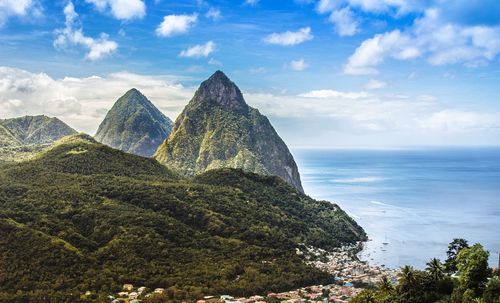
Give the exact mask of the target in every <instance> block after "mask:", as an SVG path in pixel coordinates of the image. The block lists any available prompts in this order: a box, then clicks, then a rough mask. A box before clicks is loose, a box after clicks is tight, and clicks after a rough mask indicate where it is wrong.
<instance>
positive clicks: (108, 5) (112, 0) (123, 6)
mask: <svg viewBox="0 0 500 303" xmlns="http://www.w3.org/2000/svg"><path fill="white" fill-rule="evenodd" d="M85 1H86V2H87V3H91V4H93V5H94V6H95V7H96V8H97V10H99V11H101V12H104V11H107V10H109V11H110V12H111V14H112V15H113V17H115V18H116V19H119V20H130V19H136V18H139V19H141V18H143V17H144V16H145V15H146V5H145V4H144V1H143V0H85Z"/></svg>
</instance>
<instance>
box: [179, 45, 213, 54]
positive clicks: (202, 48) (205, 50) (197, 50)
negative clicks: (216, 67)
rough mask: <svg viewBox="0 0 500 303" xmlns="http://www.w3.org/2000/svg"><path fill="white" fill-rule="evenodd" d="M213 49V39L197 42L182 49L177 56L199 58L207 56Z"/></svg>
mask: <svg viewBox="0 0 500 303" xmlns="http://www.w3.org/2000/svg"><path fill="white" fill-rule="evenodd" d="M214 51H215V43H214V42H213V41H208V42H207V43H205V44H198V45H195V46H192V47H190V48H188V49H185V50H183V51H182V52H181V53H180V54H179V57H181V58H201V57H208V56H209V55H210V54H211V53H213V52H214Z"/></svg>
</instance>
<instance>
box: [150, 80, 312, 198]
mask: <svg viewBox="0 0 500 303" xmlns="http://www.w3.org/2000/svg"><path fill="white" fill-rule="evenodd" d="M154 157H155V159H156V160H158V161H159V162H160V163H162V164H165V165H166V166H167V167H169V168H172V169H174V170H177V171H180V172H182V173H184V174H185V175H188V176H193V175H196V174H200V173H203V172H205V171H208V170H211V169H217V168H240V169H243V170H244V171H248V172H254V173H258V174H265V175H276V176H279V177H281V178H282V179H284V180H285V181H286V182H288V183H289V184H291V185H292V186H294V187H295V188H297V189H298V190H300V191H303V189H302V185H301V181H300V174H299V171H298V168H297V164H296V163H295V160H294V159H293V156H292V154H291V153H290V151H289V150H288V147H287V146H286V144H285V142H283V140H282V139H281V138H280V136H279V135H278V133H277V132H276V130H275V129H274V128H273V126H272V125H271V123H270V122H269V120H268V119H267V118H266V117H265V116H263V115H261V114H260V113H259V111H258V110H257V109H254V108H252V107H250V106H248V105H247V104H246V103H245V100H244V99H243V95H242V94H241V92H240V90H239V89H238V87H237V86H236V84H234V83H233V82H232V81H231V80H229V78H228V77H227V76H226V75H225V74H224V73H223V72H221V71H217V72H215V73H214V74H213V75H212V76H211V77H210V78H208V79H207V80H205V81H204V82H203V83H202V84H201V85H200V88H199V89H198V90H197V91H196V94H195V95H194V97H193V99H191V101H190V102H189V104H188V105H187V106H186V108H184V110H183V112H182V113H181V115H180V116H179V117H178V118H177V120H176V121H175V124H174V127H173V128H172V133H171V134H170V136H169V137H168V138H167V140H165V142H164V143H163V144H162V145H161V146H160V147H159V148H158V150H157V151H156V153H155V154H154Z"/></svg>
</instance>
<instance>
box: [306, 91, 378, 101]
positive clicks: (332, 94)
mask: <svg viewBox="0 0 500 303" xmlns="http://www.w3.org/2000/svg"><path fill="white" fill-rule="evenodd" d="M299 96H300V97H304V98H320V99H326V98H345V99H361V98H366V97H368V96H369V94H367V93H366V92H341V91H337V90H331V89H321V90H313V91H310V92H307V93H304V94H301V95H299Z"/></svg>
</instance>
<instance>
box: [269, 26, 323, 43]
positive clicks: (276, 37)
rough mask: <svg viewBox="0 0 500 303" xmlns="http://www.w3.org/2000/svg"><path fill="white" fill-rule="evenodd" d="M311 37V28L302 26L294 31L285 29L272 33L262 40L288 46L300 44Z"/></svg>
mask: <svg viewBox="0 0 500 303" xmlns="http://www.w3.org/2000/svg"><path fill="white" fill-rule="evenodd" d="M313 38H314V36H313V35H312V34H311V28H310V27H304V28H301V29H299V30H298V31H296V32H291V31H286V32H284V33H272V34H270V35H269V36H267V37H265V38H264V42H266V43H268V44H277V45H283V46H290V45H296V44H301V43H303V42H306V41H309V40H312V39H313Z"/></svg>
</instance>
